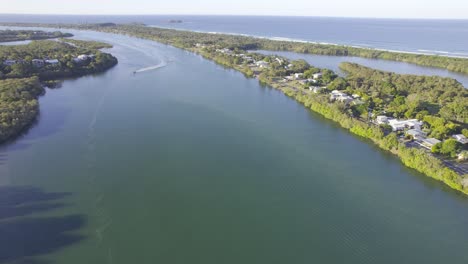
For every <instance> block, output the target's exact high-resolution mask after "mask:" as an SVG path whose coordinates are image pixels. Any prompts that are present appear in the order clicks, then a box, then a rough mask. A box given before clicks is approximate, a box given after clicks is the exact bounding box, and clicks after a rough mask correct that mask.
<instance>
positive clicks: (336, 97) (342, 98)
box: [330, 90, 353, 103]
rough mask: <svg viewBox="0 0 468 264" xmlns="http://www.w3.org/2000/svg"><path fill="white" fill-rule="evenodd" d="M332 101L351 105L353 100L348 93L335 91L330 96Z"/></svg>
mask: <svg viewBox="0 0 468 264" xmlns="http://www.w3.org/2000/svg"><path fill="white" fill-rule="evenodd" d="M330 100H331V101H339V102H342V103H350V102H352V101H353V98H352V97H351V96H349V95H347V94H346V93H343V92H340V91H338V90H333V91H332V92H331V96H330Z"/></svg>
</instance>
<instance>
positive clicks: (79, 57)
mask: <svg viewBox="0 0 468 264" xmlns="http://www.w3.org/2000/svg"><path fill="white" fill-rule="evenodd" d="M89 58H90V56H89V55H86V54H82V55H79V56H78V57H77V59H79V60H82V61H85V60H87V59H89Z"/></svg>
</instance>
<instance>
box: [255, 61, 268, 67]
mask: <svg viewBox="0 0 468 264" xmlns="http://www.w3.org/2000/svg"><path fill="white" fill-rule="evenodd" d="M256 65H257V66H258V67H260V68H267V67H268V66H269V65H270V64H269V63H268V62H266V61H257V63H256Z"/></svg>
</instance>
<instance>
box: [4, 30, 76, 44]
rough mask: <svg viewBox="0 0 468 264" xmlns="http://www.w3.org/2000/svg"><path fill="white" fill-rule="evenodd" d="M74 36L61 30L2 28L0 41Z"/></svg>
mask: <svg viewBox="0 0 468 264" xmlns="http://www.w3.org/2000/svg"><path fill="white" fill-rule="evenodd" d="M72 36H73V35H72V34H70V33H62V32H60V31H55V32H46V31H40V30H39V31H38V30H8V29H7V30H0V42H10V41H21V40H40V39H52V38H68V37H72Z"/></svg>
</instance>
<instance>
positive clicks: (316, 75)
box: [312, 72, 322, 79]
mask: <svg viewBox="0 0 468 264" xmlns="http://www.w3.org/2000/svg"><path fill="white" fill-rule="evenodd" d="M312 77H313V78H314V79H318V78H320V77H322V73H320V72H319V73H315V74H314V75H312Z"/></svg>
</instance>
